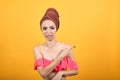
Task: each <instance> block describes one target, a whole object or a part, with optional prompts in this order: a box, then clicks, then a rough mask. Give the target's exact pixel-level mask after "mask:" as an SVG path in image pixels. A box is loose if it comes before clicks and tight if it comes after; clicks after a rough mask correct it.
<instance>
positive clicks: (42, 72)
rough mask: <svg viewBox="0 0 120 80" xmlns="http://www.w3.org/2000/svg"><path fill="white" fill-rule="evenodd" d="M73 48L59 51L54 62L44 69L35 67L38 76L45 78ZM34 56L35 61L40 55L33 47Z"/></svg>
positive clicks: (36, 48)
mask: <svg viewBox="0 0 120 80" xmlns="http://www.w3.org/2000/svg"><path fill="white" fill-rule="evenodd" d="M72 48H73V47H70V48H68V49H65V50H61V51H60V53H59V55H58V56H57V57H56V58H55V60H54V61H53V62H52V63H51V64H49V65H48V66H46V67H37V70H38V72H39V73H40V75H41V76H42V77H46V76H48V75H49V73H50V72H51V71H52V70H53V69H54V68H55V67H56V65H57V64H58V63H59V62H60V61H61V60H62V59H63V58H64V57H65V56H66V55H68V53H69V51H70V50H71V49H72ZM34 54H35V59H38V58H40V57H41V56H42V55H40V52H39V51H38V47H34Z"/></svg>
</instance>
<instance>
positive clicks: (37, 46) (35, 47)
mask: <svg viewBox="0 0 120 80" xmlns="http://www.w3.org/2000/svg"><path fill="white" fill-rule="evenodd" d="M42 47H43V44H38V45H35V46H33V50H35V51H37V50H40V49H41V48H42Z"/></svg>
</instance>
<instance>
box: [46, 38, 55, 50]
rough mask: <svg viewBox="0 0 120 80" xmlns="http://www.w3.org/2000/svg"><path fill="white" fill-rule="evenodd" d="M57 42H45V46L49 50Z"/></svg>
mask: <svg viewBox="0 0 120 80" xmlns="http://www.w3.org/2000/svg"><path fill="white" fill-rule="evenodd" d="M56 43H57V41H56V40H55V39H53V40H51V41H46V46H47V47H49V48H52V47H54V46H55V45H56Z"/></svg>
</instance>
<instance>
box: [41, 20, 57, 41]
mask: <svg viewBox="0 0 120 80" xmlns="http://www.w3.org/2000/svg"><path fill="white" fill-rule="evenodd" d="M41 27H42V33H43V35H44V37H45V38H46V40H48V41H51V40H53V39H54V38H55V34H56V25H55V23H54V22H53V21H52V20H48V19H47V20H44V21H43V22H42V24H41Z"/></svg>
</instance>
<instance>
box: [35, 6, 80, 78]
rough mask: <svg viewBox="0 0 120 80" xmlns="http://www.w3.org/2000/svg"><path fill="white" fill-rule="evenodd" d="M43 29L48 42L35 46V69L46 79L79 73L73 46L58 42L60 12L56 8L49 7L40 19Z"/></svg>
mask: <svg viewBox="0 0 120 80" xmlns="http://www.w3.org/2000/svg"><path fill="white" fill-rule="evenodd" d="M40 28H41V31H42V33H43V35H44V37H45V39H46V42H45V43H43V44H41V45H36V46H34V48H33V51H34V56H35V62H34V69H35V70H38V72H39V74H40V75H41V76H42V77H43V79H44V80H66V77H67V76H72V75H76V74H78V66H77V63H76V61H75V58H74V55H73V52H72V48H74V47H75V46H70V45H68V44H65V43H60V42H57V40H56V39H55V34H56V32H57V30H58V29H59V14H58V12H57V10H56V9H54V8H48V9H47V11H46V13H45V14H44V16H43V17H42V19H41V21H40Z"/></svg>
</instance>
